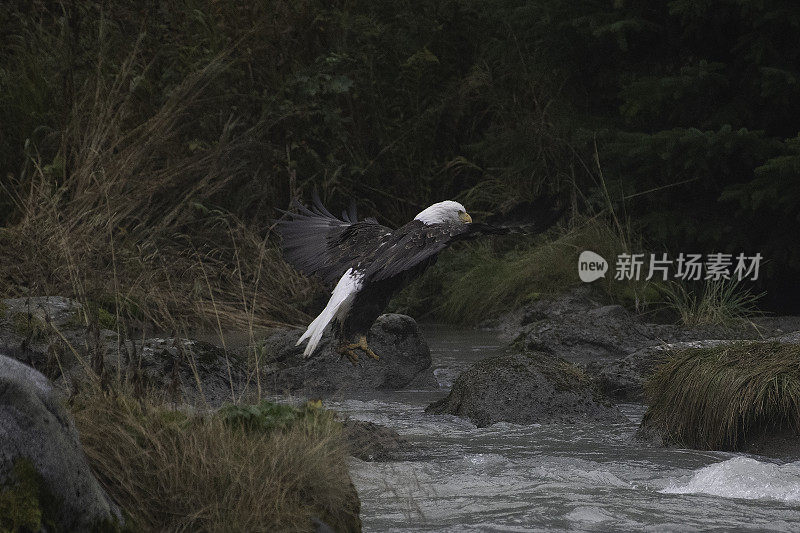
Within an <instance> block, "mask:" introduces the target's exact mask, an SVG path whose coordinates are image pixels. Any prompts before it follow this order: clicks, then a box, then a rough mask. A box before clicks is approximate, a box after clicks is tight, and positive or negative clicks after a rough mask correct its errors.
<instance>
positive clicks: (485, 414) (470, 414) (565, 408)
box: [425, 352, 624, 427]
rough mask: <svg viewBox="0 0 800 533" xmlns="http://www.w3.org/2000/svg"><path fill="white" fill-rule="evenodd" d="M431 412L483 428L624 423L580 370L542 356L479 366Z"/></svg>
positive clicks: (492, 360)
mask: <svg viewBox="0 0 800 533" xmlns="http://www.w3.org/2000/svg"><path fill="white" fill-rule="evenodd" d="M425 411H426V412H427V413H433V414H452V415H457V416H460V417H463V418H468V419H470V420H471V421H472V422H473V423H475V424H476V425H477V426H478V427H484V426H489V425H491V424H494V423H496V422H512V423H515V424H542V423H551V422H568V423H574V422H579V421H582V420H592V421H598V420H599V421H609V422H614V421H621V420H624V417H623V415H622V414H621V413H620V412H619V411H618V410H617V409H616V408H615V407H613V406H612V405H611V404H610V403H609V402H608V401H607V400H606V399H605V398H603V397H602V396H601V395H600V394H599V393H598V392H597V391H596V390H595V389H594V388H593V386H592V384H591V382H590V380H589V378H588V377H587V376H586V374H585V373H584V372H583V370H582V369H581V368H580V367H578V366H576V365H574V364H571V363H569V362H567V361H565V360H563V359H559V358H556V357H553V356H550V355H548V354H544V353H540V352H531V353H517V354H512V355H503V356H499V357H493V358H490V359H485V360H483V361H479V362H478V363H476V364H474V365H472V366H471V367H470V368H469V369H467V370H466V371H465V372H464V373H462V374H461V375H460V376H459V377H458V378H457V379H456V380H455V382H454V383H453V388H452V390H451V391H450V394H448V395H447V396H446V397H445V398H443V399H442V400H439V401H437V402H435V403H433V404H431V405H429V406H428V407H427V408H426V409H425Z"/></svg>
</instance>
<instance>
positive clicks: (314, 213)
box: [279, 199, 508, 350]
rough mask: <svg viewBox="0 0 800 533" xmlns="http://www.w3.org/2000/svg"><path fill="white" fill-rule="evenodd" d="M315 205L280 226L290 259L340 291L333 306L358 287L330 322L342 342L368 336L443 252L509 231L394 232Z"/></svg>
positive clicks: (408, 228) (474, 227)
mask: <svg viewBox="0 0 800 533" xmlns="http://www.w3.org/2000/svg"><path fill="white" fill-rule="evenodd" d="M315 204H316V205H315V208H314V209H308V208H306V207H303V206H298V209H297V210H298V212H297V213H290V214H288V217H289V218H288V219H287V220H284V221H281V222H280V223H279V231H280V233H281V236H282V239H283V249H284V256H285V257H286V260H287V261H288V262H289V263H290V264H292V265H293V266H294V267H295V268H297V269H298V270H300V271H301V272H303V273H304V274H306V275H309V276H318V277H319V278H320V279H322V280H323V282H324V283H326V285H328V286H329V287H331V288H334V291H333V296H332V298H331V301H332V302H333V301H334V300H335V299H336V298H337V290H339V287H342V285H343V283H344V282H347V283H350V284H351V285H352V287H350V288H349V289H348V290H349V292H348V293H347V294H345V295H344V296H342V297H343V298H344V301H343V303H339V302H338V300H337V301H336V302H337V305H338V306H339V307H337V308H336V309H334V311H335V313H336V314H335V316H333V315H332V318H331V317H328V320H332V321H333V322H335V323H337V324H338V326H339V327H338V328H335V332H336V334H337V335H338V336H339V337H340V339H341V340H342V341H347V340H351V339H354V338H357V337H360V336H366V335H367V334H368V332H369V329H370V327H371V326H372V323H373V322H374V321H375V319H377V318H378V316H380V314H381V313H383V310H384V309H385V308H386V306H387V305H388V303H389V300H390V299H391V298H392V296H393V295H394V294H395V293H396V292H397V291H399V290H400V289H402V288H403V287H405V286H406V285H407V284H408V283H409V282H411V281H412V280H413V279H415V278H416V277H418V276H419V275H420V274H422V272H424V271H425V269H427V268H428V267H429V266H430V265H432V264H433V263H435V262H436V258H437V256H438V254H439V252H441V251H442V250H443V249H444V248H446V247H447V246H448V245H450V244H451V243H452V242H454V241H456V240H459V239H465V238H469V237H471V236H474V235H478V234H481V233H507V232H508V230H507V229H506V228H498V227H494V226H489V225H486V224H480V223H472V222H470V223H466V222H462V221H458V220H456V221H446V222H442V223H425V222H422V221H420V220H416V219H415V220H412V221H411V222H409V223H408V224H405V225H404V226H401V227H400V228H398V229H396V230H392V229H390V228H387V227H386V226H383V225H381V224H379V223H378V222H377V221H376V220H375V219H372V218H368V219H366V220H361V221H358V220H356V215H355V213H354V212H353V210H351V212H350V213H343V214H342V218H341V219H340V218H337V217H335V216H333V215H332V214H331V213H330V212H329V211H328V210H327V209H325V208H324V207H323V206H322V204H321V203H320V202H319V200H318V199H315ZM455 205H460V204H455ZM462 213H463V212H462ZM467 219H469V217H468V216H467ZM469 220H471V219H469ZM345 278H347V279H345ZM351 278H352V280H351ZM356 286H357V288H355V287H356ZM345 289H346V288H342V289H341V292H342V293H344V292H345ZM351 293H352V294H351ZM340 296H341V295H340ZM345 296H346V297H345ZM345 304H346V305H345ZM329 305H330V303H329ZM318 318H319V317H318ZM322 326H323V327H324V324H322ZM312 327H314V323H312V325H311V326H309V329H311V328H312ZM312 350H313V347H312Z"/></svg>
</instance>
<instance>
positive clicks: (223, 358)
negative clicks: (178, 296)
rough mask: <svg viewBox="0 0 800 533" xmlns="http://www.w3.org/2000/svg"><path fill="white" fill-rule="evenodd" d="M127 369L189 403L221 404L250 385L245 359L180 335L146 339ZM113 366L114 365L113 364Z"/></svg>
mask: <svg viewBox="0 0 800 533" xmlns="http://www.w3.org/2000/svg"><path fill="white" fill-rule="evenodd" d="M131 352H132V355H131V356H130V360H129V365H128V368H127V372H128V373H129V375H134V376H140V377H141V378H142V379H143V380H144V382H145V385H146V386H149V387H153V388H155V389H156V390H158V391H162V392H164V393H168V394H172V395H173V396H174V397H175V399H176V400H179V401H182V402H184V403H189V404H197V403H203V404H208V405H210V406H219V405H222V404H223V403H224V402H233V401H235V399H236V398H238V397H239V396H240V395H241V394H243V393H244V391H245V390H246V388H247V371H246V368H245V367H246V364H245V362H244V360H243V359H242V358H241V357H240V356H238V355H237V354H236V353H234V352H229V351H226V350H224V349H222V348H220V347H218V346H216V345H214V344H211V343H208V342H203V341H196V340H190V339H182V338H176V337H166V338H153V339H145V340H144V341H141V342H136V343H135V350H134V349H132V350H131ZM112 368H113V367H112Z"/></svg>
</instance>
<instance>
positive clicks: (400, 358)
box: [263, 314, 435, 396]
mask: <svg viewBox="0 0 800 533" xmlns="http://www.w3.org/2000/svg"><path fill="white" fill-rule="evenodd" d="M301 334H302V330H300V329H292V330H284V331H280V332H278V333H276V334H274V335H272V336H270V337H268V338H267V339H266V340H265V341H264V344H263V354H264V358H265V360H266V361H268V368H267V372H268V374H267V375H266V377H265V379H264V384H265V386H266V387H268V388H269V390H271V391H272V392H275V393H300V394H305V395H309V396H335V395H339V396H347V395H348V394H350V393H358V392H364V391H372V390H380V389H384V390H386V389H401V388H404V387H409V386H416V385H417V384H419V383H420V382H426V381H427V382H431V380H433V379H434V378H433V374H432V372H431V368H430V367H431V353H430V349H429V348H428V344H427V343H426V342H425V340H424V339H423V338H422V335H421V334H420V331H419V327H418V326H417V323H416V322H415V321H414V319H413V318H411V317H408V316H405V315H398V314H386V315H382V316H380V317H378V320H376V321H375V324H373V325H372V329H371V330H370V334H369V345H370V347H371V348H372V349H373V350H374V351H375V352H376V353H377V354H378V355H379V356H380V359H379V360H377V361H376V360H374V359H371V358H370V357H368V356H366V355H360V361H359V363H358V364H357V365H356V366H353V365H352V364H350V362H349V361H348V360H347V359H343V358H342V356H341V355H339V354H338V353H336V340H335V339H333V338H332V337H331V333H330V332H328V333H326V334H325V336H323V338H322V341H321V342H320V344H319V346H318V347H317V349H316V351H315V352H314V353H313V354H312V355H311V356H310V357H308V358H306V357H304V356H303V349H304V347H305V346H304V345H300V346H296V343H297V340H298V339H299V338H300V335H301ZM433 382H434V383H435V381H433Z"/></svg>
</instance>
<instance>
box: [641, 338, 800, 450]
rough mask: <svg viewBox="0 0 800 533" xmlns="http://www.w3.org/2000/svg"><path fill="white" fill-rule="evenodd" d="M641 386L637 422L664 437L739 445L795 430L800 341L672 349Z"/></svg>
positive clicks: (707, 445)
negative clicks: (643, 400)
mask: <svg viewBox="0 0 800 533" xmlns="http://www.w3.org/2000/svg"><path fill="white" fill-rule="evenodd" d="M646 391H647V394H648V396H649V398H650V401H651V403H650V407H649V408H648V410H647V412H646V414H645V416H644V419H643V420H642V427H643V428H648V429H651V428H652V429H655V430H656V431H657V432H659V433H661V434H662V435H663V436H664V439H665V441H666V442H669V443H674V444H677V445H680V446H685V447H689V448H697V449H702V450H739V449H742V448H743V447H744V446H745V445H746V444H747V443H748V442H751V441H752V440H754V439H757V438H759V437H761V436H763V435H765V434H766V433H767V432H779V431H790V432H793V433H795V434H800V346H798V345H793V344H783V343H778V342H737V343H732V344H727V345H722V346H717V347H712V348H693V349H687V350H682V351H678V352H675V353H672V354H670V355H669V356H668V359H667V360H666V361H665V362H664V363H663V364H662V365H660V366H659V367H658V368H657V369H656V371H655V372H654V373H653V375H652V376H651V377H650V378H649V379H648V381H647V383H646Z"/></svg>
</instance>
